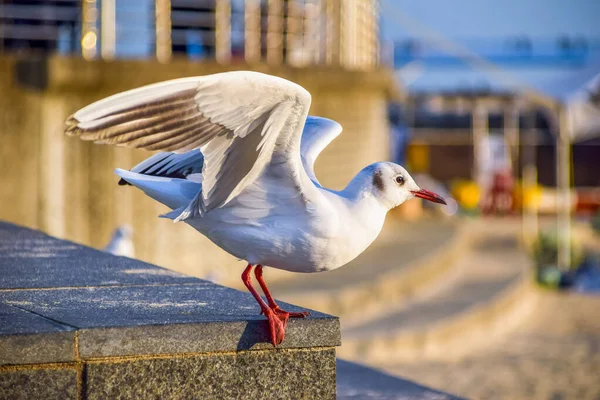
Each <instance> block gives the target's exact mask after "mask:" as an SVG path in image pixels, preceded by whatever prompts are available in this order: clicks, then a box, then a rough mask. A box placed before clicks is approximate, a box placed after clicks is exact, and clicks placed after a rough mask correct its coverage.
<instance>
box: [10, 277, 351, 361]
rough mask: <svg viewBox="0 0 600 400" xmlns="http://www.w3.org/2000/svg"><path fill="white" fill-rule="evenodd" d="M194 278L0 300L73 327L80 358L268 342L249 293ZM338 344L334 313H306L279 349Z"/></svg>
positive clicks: (266, 345) (35, 293)
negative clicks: (176, 282)
mask: <svg viewBox="0 0 600 400" xmlns="http://www.w3.org/2000/svg"><path fill="white" fill-rule="evenodd" d="M196 282H198V283H197V284H187V285H153V286H132V287H110V288H107V287H96V288H85V289H84V288H79V289H59V290H17V291H5V292H2V293H0V299H2V300H3V301H4V302H5V303H7V304H16V305H19V307H21V308H23V309H27V310H30V311H32V312H35V313H36V314H39V315H43V316H45V317H47V318H51V319H52V320H54V321H60V322H61V323H64V324H68V325H70V326H73V327H77V328H79V329H80V332H79V351H80V354H81V356H82V357H84V358H88V357H102V356H120V355H134V354H164V353H185V352H209V351H234V350H245V349H250V348H252V349H260V348H271V347H272V346H271V345H270V344H269V339H268V337H267V335H266V332H267V329H268V328H267V323H266V319H265V318H264V317H263V316H261V315H260V314H259V309H258V306H257V305H256V302H255V300H254V299H253V298H252V297H251V295H250V294H248V293H242V292H240V291H237V290H233V289H228V288H225V287H222V286H217V285H214V284H211V283H208V282H204V281H201V280H199V279H196ZM281 305H282V306H283V307H285V308H288V309H290V310H292V311H294V310H300V309H299V308H298V307H295V306H291V305H284V303H281ZM339 343H340V331H339V321H338V320H337V318H334V317H331V316H328V315H325V314H321V313H318V312H311V317H309V318H307V319H302V320H298V319H296V320H292V321H290V322H289V324H288V331H287V334H286V340H285V341H284V342H283V343H282V345H281V347H282V348H292V347H314V346H336V345H338V344H339Z"/></svg>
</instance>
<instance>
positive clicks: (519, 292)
mask: <svg viewBox="0 0 600 400" xmlns="http://www.w3.org/2000/svg"><path fill="white" fill-rule="evenodd" d="M481 227H482V226H480V227H479V228H478V229H479V231H478V234H477V235H478V236H479V239H478V241H477V242H476V243H475V244H474V245H473V248H472V249H471V250H470V251H469V252H467V253H465V254H464V255H463V256H462V258H461V259H460V261H459V262H458V263H457V264H459V265H460V266H459V268H457V269H455V270H453V271H452V273H449V274H447V275H446V276H445V278H446V282H445V283H444V284H442V285H439V286H437V287H436V288H433V290H429V291H428V292H423V293H422V294H421V295H420V296H418V297H415V298H414V299H413V300H412V301H411V302H410V303H408V304H403V305H401V306H400V307H391V308H390V309H389V310H388V313H387V314H385V315H382V316H379V317H378V318H374V319H368V320H365V321H364V322H363V323H361V324H346V323H345V322H344V321H342V327H343V337H344V340H343V343H342V348H341V349H340V350H339V354H340V355H341V356H343V357H346V358H348V359H353V360H361V361H363V362H368V363H378V364H379V363H389V362H398V361H407V360H412V359H415V358H432V359H439V358H453V357H458V356H460V355H461V354H463V353H465V352H468V351H470V350H472V349H473V348H474V347H475V345H476V343H477V342H481V341H486V340H491V339H492V338H494V337H498V336H500V335H501V334H502V333H503V332H505V331H506V330H507V329H510V328H511V326H513V325H514V324H516V323H517V322H518V321H519V320H521V319H522V318H523V316H525V315H527V314H528V313H529V311H530V310H531V309H532V307H533V301H534V298H535V296H534V295H533V293H532V292H533V290H531V283H530V272H529V267H530V261H529V259H528V257H527V255H526V254H525V253H524V251H522V250H521V248H520V244H519V243H518V241H517V239H516V237H517V236H516V234H515V232H506V231H503V232H500V233H498V232H497V233H496V234H495V235H490V234H489V233H487V234H486V233H485V232H481Z"/></svg>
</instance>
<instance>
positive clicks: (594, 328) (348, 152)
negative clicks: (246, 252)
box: [0, 0, 600, 399]
mask: <svg viewBox="0 0 600 400" xmlns="http://www.w3.org/2000/svg"><path fill="white" fill-rule="evenodd" d="M599 17H600V3H598V2H597V1H594V0H571V1H567V0H529V1H517V0H506V1H504V2H492V1H476V0H463V1H460V2H458V1H444V0H422V1H418V2H415V1H409V0H12V1H10V0H0V136H1V138H2V141H1V145H0V184H1V187H0V204H1V205H2V207H0V219H2V220H6V221H10V222H14V223H17V224H21V225H25V226H28V227H32V228H36V229H41V230H43V231H45V232H47V233H49V234H51V235H54V236H58V237H60V238H64V239H68V240H72V241H75V242H78V243H83V244H86V245H90V246H93V247H96V248H99V249H103V250H105V251H110V252H113V253H115V254H120V255H124V256H129V257H136V258H139V259H141V260H144V261H147V262H151V263H155V264H158V265H161V266H164V267H167V268H169V269H172V270H174V271H178V272H184V273H187V274H192V275H195V276H198V277H201V278H204V279H210V280H212V281H216V282H218V283H222V284H226V285H229V286H235V287H241V282H239V274H240V273H241V267H243V266H245V265H244V264H243V263H241V262H239V261H237V260H235V259H234V258H233V257H231V256H229V255H228V254H226V253H224V252H223V251H221V250H220V249H218V248H217V247H216V246H214V245H213V244H212V243H210V242H209V241H208V239H206V238H204V237H203V236H201V235H199V234H198V233H197V232H196V231H194V230H192V229H191V228H189V227H187V226H185V225H182V224H173V223H171V222H170V221H167V220H161V219H158V218H157V216H158V215H159V214H162V213H164V212H165V208H164V207H163V206H162V205H159V204H157V203H155V202H153V201H152V200H151V199H149V198H147V197H145V196H144V195H143V194H142V193H141V192H139V191H136V190H135V189H133V188H132V187H119V186H118V185H117V181H118V179H117V178H116V176H115V175H114V174H113V172H112V171H113V169H114V168H116V167H121V168H131V167H133V166H134V165H135V164H136V163H138V162H140V161H141V160H143V159H144V158H146V157H148V156H149V153H147V152H143V151H138V150H131V149H124V148H115V147H110V146H100V145H93V144H91V143H87V142H83V141H80V140H77V139H75V138H68V137H66V136H64V135H63V129H64V125H63V123H64V120H65V119H66V118H67V117H68V116H69V115H70V114H72V113H73V112H75V111H76V110H78V109H79V108H81V107H83V106H85V105H87V104H89V103H91V102H93V101H96V100H99V99H101V98H103V97H106V96H108V95H111V94H114V93H117V92H121V91H124V90H128V89H132V88H135V87H138V86H141V85H144V84H149V83H154V82H158V81H161V80H166V79H172V78H179V77H185V76H194V75H205V74H211V73H216V72H222V71H229V70H240V69H250V70H255V71H260V72H265V73H269V74H273V75H278V76H281V77H284V78H287V79H290V80H292V81H294V82H297V83H299V84H300V85H302V86H304V87H305V88H306V89H307V90H309V91H310V92H311V94H312V96H313V104H312V107H311V111H310V113H311V114H312V115H319V116H323V117H327V118H331V119H334V120H337V121H338V122H339V123H341V124H342V126H343V127H344V132H343V134H342V135H341V136H340V137H339V138H338V139H336V140H335V141H334V142H333V143H332V144H331V145H330V146H329V147H327V149H326V150H325V151H324V152H323V154H322V155H321V157H320V158H319V159H318V160H317V165H316V169H317V174H318V176H319V179H320V181H321V182H322V183H323V184H324V185H325V186H329V187H331V188H334V189H342V188H343V187H344V186H345V185H346V184H347V182H348V181H349V180H350V179H351V178H352V177H353V176H354V175H355V174H356V173H357V172H358V171H360V170H361V169H362V168H363V167H364V166H365V165H367V164H370V163H372V162H375V161H382V160H391V161H394V162H397V163H399V164H402V165H405V166H406V167H407V168H408V170H409V171H410V172H411V174H412V175H413V176H414V177H415V179H416V180H417V183H419V184H420V185H421V186H422V187H425V188H427V189H430V190H434V191H436V192H438V193H440V194H442V195H444V196H446V197H447V198H448V199H449V201H448V206H447V207H437V206H435V207H430V205H429V204H422V203H421V202H420V200H411V201H410V202H408V203H406V204H404V205H402V206H401V207H399V208H398V209H396V210H393V211H392V212H391V213H390V216H389V217H388V221H387V222H386V226H385V227H384V230H383V232H382V234H381V237H380V238H379V239H378V241H377V242H376V243H375V244H374V245H373V246H372V247H371V248H370V249H369V250H368V251H367V252H365V253H364V254H363V255H361V256H360V257H359V258H358V259H357V260H355V261H353V262H352V263H350V264H349V265H348V266H346V267H344V268H342V269H339V270H336V271H333V272H331V273H327V274H316V275H313V276H298V275H293V274H288V273H285V272H279V271H271V270H269V271H268V274H269V280H270V281H273V282H274V284H273V285H272V286H273V287H272V290H273V292H274V293H275V295H276V296H277V297H279V298H282V299H284V300H287V301H290V302H294V303H297V304H299V305H303V306H307V307H310V308H315V309H318V310H321V311H325V312H329V313H333V314H336V315H339V316H340V317H341V318H342V320H341V321H342V328H343V331H344V333H343V338H344V340H343V346H342V347H341V348H340V350H339V355H340V356H342V357H345V358H350V359H353V360H355V361H359V362H362V363H366V364H370V365H373V366H377V367H379V368H383V369H385V370H386V371H388V372H389V373H390V374H400V375H402V376H404V377H409V378H412V379H415V380H417V381H418V382H420V383H424V384H428V385H432V386H435V387H438V388H440V389H444V390H447V391H449V392H452V393H457V394H461V395H465V396H468V397H472V398H507V399H518V398H524V399H525V398H527V399H529V398H540V399H567V398H568V399H600V380H599V379H598V376H600V319H599V318H598V310H600V297H598V293H600V266H599V263H598V254H599V253H600V173H599V171H600V147H599V145H600V24H599V23H598V21H599V20H598V18H599ZM339 390H340V391H341V394H343V390H344V388H343V387H342V388H339Z"/></svg>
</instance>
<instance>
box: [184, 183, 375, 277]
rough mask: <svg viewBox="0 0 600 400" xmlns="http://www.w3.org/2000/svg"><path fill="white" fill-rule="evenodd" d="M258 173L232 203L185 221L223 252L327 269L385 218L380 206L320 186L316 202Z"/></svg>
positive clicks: (293, 267) (344, 259) (363, 244)
mask: <svg viewBox="0 0 600 400" xmlns="http://www.w3.org/2000/svg"><path fill="white" fill-rule="evenodd" d="M274 185H277V182H276V180H272V179H270V178H269V177H268V176H267V177H261V178H259V179H258V180H257V181H256V182H255V183H254V184H252V185H251V186H250V187H249V188H247V189H246V190H245V191H244V192H243V193H241V194H240V195H239V196H238V197H237V198H236V199H234V200H233V201H232V202H231V203H229V204H227V205H226V206H225V207H222V208H219V209H215V210H212V211H210V212H209V213H207V214H206V215H205V216H204V217H203V218H201V219H193V220H190V221H188V223H189V224H190V225H191V226H193V227H194V228H196V229H197V230H198V231H200V232H201V233H203V234H204V235H206V236H207V237H208V238H209V239H210V240H212V241H213V242H214V243H215V244H217V245H218V246H219V247H221V248H223V249H224V250H225V251H227V252H228V253H230V254H232V255H234V256H236V257H238V258H240V259H243V260H246V261H248V262H249V263H251V264H260V265H265V266H270V267H273V268H278V269H283V270H287V271H293V272H320V271H328V270H332V269H335V268H338V267H341V266H342V265H344V264H346V263H348V262H349V261H351V260H353V259H354V258H355V257H356V256H358V255H359V254H360V253H362V252H363V251H364V250H365V249H366V248H367V247H368V246H369V245H370V244H371V243H372V242H373V240H375V238H376V237H377V235H378V234H379V232H380V231H381V227H382V226H383V220H384V218H385V212H384V211H381V210H380V209H379V208H374V209H369V208H368V207H362V208H363V209H357V207H356V204H354V203H352V202H350V201H348V200H347V199H344V198H343V197H340V196H338V195H337V194H335V193H332V192H328V191H326V190H324V189H319V191H320V194H321V196H320V197H319V199H318V200H317V202H315V201H312V202H308V201H307V200H306V199H303V198H302V196H301V195H300V194H299V192H298V191H297V190H294V188H285V187H284V188H281V187H277V188H276V187H275V186H274Z"/></svg>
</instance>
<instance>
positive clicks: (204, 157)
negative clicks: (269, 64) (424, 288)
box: [65, 71, 446, 346]
mask: <svg viewBox="0 0 600 400" xmlns="http://www.w3.org/2000/svg"><path fill="white" fill-rule="evenodd" d="M310 103H311V96H310V93H309V92H308V91H306V90H305V89H304V88H303V87H301V86H299V85H297V84H295V83H293V82H290V81H288V80H285V79H283V78H279V77H275V76H271V75H266V74H262V73H257V72H250V71H234V72H225V73H218V74H213V75H206V76H199V77H190V78H182V79H175V80H169V81H165V82H161V83H156V84H152V85H148V86H143V87H141V88H138V89H133V90H129V91H126V92H123V93H119V94H116V95H113V96H110V97H107V98H105V99H103V100H100V101H97V102H95V103H92V104H91V105H88V106H87V107H84V108H82V109H81V110H79V111H77V112H76V113H75V114H73V115H72V116H70V117H69V118H68V119H67V121H66V125H67V127H66V130H65V133H66V134H67V135H71V136H78V137H79V138H81V139H83V140H89V141H93V142H95V143H100V144H112V145H117V146H126V147H134V148H142V149H146V150H158V151H160V152H158V153H156V154H154V155H152V156H151V157H150V158H148V159H146V160H145V161H143V162H141V163H140V164H138V165H136V166H135V167H133V168H132V169H131V170H129V171H127V170H123V169H116V170H115V172H116V174H117V175H118V176H119V177H120V178H121V180H120V181H119V183H120V184H121V185H133V186H135V187H137V188H138V189H141V190H142V191H144V192H145V193H146V195H148V196H149V197H151V198H153V199H155V200H157V201H158V202H160V203H162V204H164V205H166V206H167V207H168V208H169V209H170V210H171V211H170V212H168V213H166V214H164V215H161V217H164V218H168V219H171V220H173V221H174V222H179V221H183V222H185V223H187V224H188V225H190V226H192V227H193V228H194V229H196V230H197V231H198V232H200V233H201V234H203V235H204V236H206V237H207V238H209V239H210V240H211V241H212V242H213V243H215V244H216V245H217V246H219V247H220V248H222V249H223V250H225V251H226V252H228V253H230V254H231V255H233V256H235V257H237V258H238V259H240V260H245V261H246V262H247V263H248V265H247V267H246V268H245V270H244V271H243V273H242V281H243V282H244V285H245V286H246V287H247V288H248V290H249V291H250V293H251V294H252V296H254V298H255V299H256V301H257V303H258V305H259V306H260V310H261V314H263V315H264V316H265V317H266V319H267V322H268V328H269V335H270V340H271V342H272V344H273V346H277V345H279V344H280V343H281V342H282V341H283V339H284V336H285V329H286V326H287V322H288V319H289V318H305V317H307V316H309V313H308V312H306V311H304V312H288V311H285V310H283V309H281V308H280V307H279V306H278V304H277V303H276V302H275V300H274V299H273V296H272V295H271V293H270V292H269V289H268V288H267V285H266V283H265V281H264V278H263V267H265V266H269V267H272V268H278V269H282V270H286V271H292V272H298V273H314V272H324V271H331V270H333V269H336V268H339V267H341V266H343V265H345V264H347V263H348V262H350V261H351V260H353V259H354V258H355V257H357V256H358V255H359V254H360V253H362V252H363V251H364V250H365V249H366V248H367V247H368V246H369V245H370V244H371V243H373V241H374V240H375V239H376V238H377V236H378V235H379V233H380V232H381V229H382V227H383V223H384V220H385V216H386V214H387V212H388V211H389V210H390V209H392V208H394V207H397V206H399V205H400V204H402V203H403V202H405V201H406V200H408V199H411V198H414V197H419V198H422V199H425V200H429V201H432V202H434V203H441V204H446V203H445V201H444V199H443V198H442V197H440V196H439V195H437V194H435V193H433V192H430V191H427V190H425V189H421V188H420V187H419V186H418V185H417V184H416V183H415V181H414V180H413V178H412V177H411V176H410V175H409V174H408V172H407V171H406V170H405V169H404V168H403V167H401V166H400V165H397V164H394V163H391V162H379V163H375V164H372V165H369V166H367V167H365V168H364V169H363V170H362V171H360V172H359V173H358V174H357V175H356V176H355V177H354V178H353V179H352V180H351V181H350V183H349V184H348V185H347V186H346V188H345V189H343V190H341V191H335V190H331V189H328V188H326V187H323V186H322V185H321V184H320V183H319V180H318V179H317V177H316V175H315V171H314V163H315V160H316V158H317V156H318V155H319V154H320V153H321V151H322V150H323V149H324V148H325V147H326V146H327V145H328V144H329V143H330V142H331V141H332V140H333V139H335V138H336V137H337V136H338V135H339V134H340V133H341V131H342V127H341V126H340V124H338V123H337V122H335V121H332V120H330V119H326V118H320V117H314V116H308V110H309V107H310ZM253 270H254V276H255V277H256V280H257V282H258V284H259V285H260V287H261V289H262V291H263V293H264V295H265V299H266V301H265V300H263V298H262V297H261V296H260V295H259V293H258V291H257V290H256V289H255V288H254V286H253V284H252V276H251V275H252V272H253Z"/></svg>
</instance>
